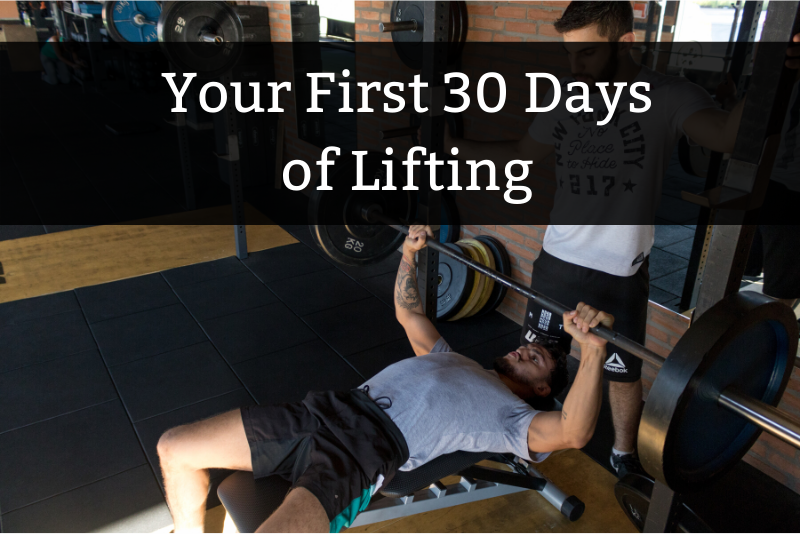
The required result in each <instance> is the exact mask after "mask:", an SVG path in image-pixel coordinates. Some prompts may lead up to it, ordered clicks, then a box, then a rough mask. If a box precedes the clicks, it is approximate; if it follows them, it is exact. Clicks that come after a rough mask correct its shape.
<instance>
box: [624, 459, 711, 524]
mask: <svg viewBox="0 0 800 535" xmlns="http://www.w3.org/2000/svg"><path fill="white" fill-rule="evenodd" d="M653 486H654V482H653V480H652V479H650V478H648V477H645V476H642V475H639V474H633V473H631V474H627V475H625V476H624V477H623V478H622V479H620V480H619V481H618V482H617V484H616V485H614V495H615V496H616V497H617V501H618V502H619V505H620V507H622V510H623V511H625V515H627V517H628V520H630V521H631V523H632V524H633V525H634V526H635V527H636V529H637V530H639V532H643V531H644V524H645V521H646V520H647V512H648V511H649V509H650V499H651V496H652V495H653ZM676 507H678V510H677V511H676V512H675V525H674V527H673V529H672V530H671V532H674V533H679V532H683V533H711V528H709V527H708V525H706V523H705V522H703V521H702V520H701V519H700V517H698V516H697V514H696V513H695V512H694V511H692V509H691V508H690V507H689V506H688V505H686V504H685V503H682V502H679V503H678V504H677V505H676Z"/></svg>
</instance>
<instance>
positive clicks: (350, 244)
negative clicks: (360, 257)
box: [344, 238, 364, 253]
mask: <svg viewBox="0 0 800 535" xmlns="http://www.w3.org/2000/svg"><path fill="white" fill-rule="evenodd" d="M344 248H345V249H351V250H353V251H355V252H356V253H360V252H361V250H362V249H363V248H364V243H363V242H360V241H357V240H355V239H353V238H347V243H345V244H344Z"/></svg>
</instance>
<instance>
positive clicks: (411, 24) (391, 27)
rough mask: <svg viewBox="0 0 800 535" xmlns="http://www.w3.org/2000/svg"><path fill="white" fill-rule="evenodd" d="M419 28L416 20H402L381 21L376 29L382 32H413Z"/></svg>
mask: <svg viewBox="0 0 800 535" xmlns="http://www.w3.org/2000/svg"><path fill="white" fill-rule="evenodd" d="M417 29H419V26H418V25H417V21H415V20H405V21H402V22H381V23H380V24H379V25H378V30H380V31H381V32H382V33H388V32H415V31H417Z"/></svg>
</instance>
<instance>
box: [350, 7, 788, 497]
mask: <svg viewBox="0 0 800 535" xmlns="http://www.w3.org/2000/svg"><path fill="white" fill-rule="evenodd" d="M568 4H569V2H536V1H534V2H521V1H518V2H468V3H467V10H468V13H469V35H468V41H470V42H531V41H558V40H559V39H558V37H557V35H556V33H555V31H554V29H553V21H554V20H555V19H557V18H558V17H559V16H560V15H561V13H562V12H563V10H564V8H565V7H566V6H567V5H568ZM390 9H391V2H388V1H386V2H384V1H375V2H371V1H358V2H356V18H355V21H356V40H357V41H361V42H379V41H380V42H390V41H391V37H390V36H389V35H388V34H381V33H379V32H378V23H379V22H381V21H384V22H386V21H388V20H389V17H390V14H389V12H390ZM666 9H667V11H666V16H665V20H664V24H665V25H672V24H674V21H675V18H676V15H677V9H678V2H668V5H667V7H666ZM657 15H658V13H656V16H657ZM656 20H657V19H656ZM637 22H643V21H638V20H637ZM644 33H645V32H644V31H637V32H636V36H637V41H638V42H642V41H643V40H644ZM671 41H672V36H671V35H670V34H662V42H667V43H668V42H671ZM469 46H470V45H469V44H468V45H467V48H465V53H464V58H463V61H462V66H461V70H462V71H463V72H466V73H467V74H469V72H470V70H481V71H483V72H485V71H486V70H487V66H488V65H491V61H498V59H497V58H478V57H475V56H474V55H472V56H471V55H470V52H469ZM498 50H499V49H498ZM359 53H360V55H359V57H357V62H358V65H359V69H360V70H359V75H361V73H362V72H363V71H362V70H361V69H362V66H369V69H370V72H371V74H373V75H374V76H375V79H377V80H389V79H397V77H398V76H400V74H398V73H396V72H394V73H393V72H389V71H388V70H387V71H382V70H381V66H382V64H383V61H382V58H381V57H380V55H383V54H387V53H389V52H388V51H387V50H385V49H384V50H375V51H360V52H359ZM373 53H374V55H375V57H368V56H367V55H368V54H373ZM498 56H502V51H498ZM666 57H667V55H666V54H662V55H661V56H660V58H659V59H660V61H659V63H662V61H661V60H666ZM501 59H502V58H501ZM539 61H546V62H547V61H548V60H547V58H546V57H545V58H544V59H543V58H542V55H541V54H539ZM487 62H489V63H487ZM393 65H394V63H393ZM550 65H552V64H550ZM410 73H411V71H408V72H406V73H404V74H405V75H408V74H410ZM506 81H507V83H509V92H508V96H507V97H508V98H507V104H506V107H505V108H504V109H503V112H501V113H498V114H494V115H491V116H487V115H486V114H483V115H481V114H479V113H478V112H477V111H473V110H472V109H470V110H468V112H467V114H465V118H464V130H465V135H466V136H467V137H469V138H471V139H482V137H483V136H487V135H488V136H490V137H493V138H494V139H498V137H497V134H498V131H499V130H500V129H502V131H503V135H504V136H505V137H507V139H515V138H517V139H518V138H519V137H521V136H522V135H523V134H524V132H525V129H526V128H527V126H528V124H529V123H530V117H527V116H526V114H525V113H524V112H523V109H524V107H527V102H523V100H524V98H526V96H527V94H526V93H525V90H526V88H522V89H523V91H520V92H519V94H515V93H514V89H515V88H514V87H513V86H512V85H511V80H506ZM471 96H472V97H473V102H474V101H475V100H474V94H472V95H471ZM373 107H374V108H376V109H378V107H377V106H374V105H373ZM358 120H359V125H358V129H359V130H358V131H359V146H360V147H366V148H372V149H381V148H382V147H383V146H384V145H381V144H380V143H377V142H376V136H375V132H376V130H380V129H385V128H398V127H402V126H405V125H406V123H407V120H408V118H407V117H406V116H404V115H403V114H397V115H382V114H379V113H375V114H369V115H366V114H363V115H362V116H359V119H358ZM392 142H393V143H392V146H393V147H394V149H395V153H394V154H395V156H398V155H400V154H404V153H405V151H406V150H407V149H408V148H409V147H410V142H409V141H408V140H406V139H396V140H392ZM536 171H537V176H538V178H539V179H541V184H542V186H541V187H542V188H544V190H545V192H546V188H547V187H549V186H548V185H549V184H552V183H553V182H554V174H553V161H552V160H548V161H545V162H543V164H542V165H540V166H539V167H538V168H537V170H536ZM463 180H464V179H463V178H462V181H463ZM472 209H473V207H471V206H468V205H466V204H465V203H464V201H463V200H461V199H459V210H460V211H461V212H462V214H463V213H464V212H468V211H470V210H472ZM481 209H482V210H483V211H484V212H485V211H486V209H487V208H486V207H485V206H483V207H481ZM499 209H505V210H509V209H510V208H509V205H507V204H504V203H503V201H502V199H500V200H498V210H499ZM465 219H466V218H465ZM517 220H523V219H519V218H517ZM545 230H546V227H545V226H528V225H485V226H473V225H465V226H463V227H462V234H463V237H471V236H474V235H476V234H490V235H493V236H495V237H497V238H499V239H500V240H501V241H502V242H503V243H504V244H505V246H506V248H507V249H508V252H509V256H510V257H511V263H512V269H513V272H512V274H513V277H514V278H515V279H516V280H518V281H520V282H522V283H525V284H529V283H530V274H531V269H532V266H533V261H534V260H535V259H536V257H537V256H538V254H539V252H540V251H541V248H542V239H543V237H544V232H545ZM525 307H526V302H525V299H523V298H522V297H520V296H519V295H517V294H516V293H514V292H509V293H508V297H507V298H506V300H505V301H504V302H503V304H502V305H501V306H500V308H499V309H498V310H499V311H500V312H501V313H502V314H504V315H505V316H507V317H508V318H510V319H512V320H514V321H516V322H517V323H520V324H521V323H522V318H523V316H524V314H525ZM688 327H689V320H688V319H687V318H686V317H684V316H682V315H679V314H676V313H674V312H672V311H670V310H668V309H666V308H664V307H662V306H660V305H658V304H656V303H653V302H651V303H650V307H649V310H648V321H647V340H646V343H645V345H646V347H648V348H649V349H652V350H653V351H655V352H656V353H658V354H660V355H662V356H664V357H667V356H668V355H669V353H670V351H671V350H672V348H673V347H674V345H675V344H676V342H677V341H678V339H679V338H680V337H681V336H682V335H683V333H684V332H686V330H687V329H688ZM576 353H577V349H576ZM578 356H579V355H578ZM642 375H643V383H644V392H645V398H646V396H647V394H648V392H649V390H650V387H651V386H652V384H653V381H654V380H655V378H656V375H657V371H656V370H655V368H653V367H652V366H650V365H649V364H647V363H645V364H644V367H643V370H642ZM780 408H781V409H784V410H786V411H788V412H790V413H791V414H794V415H795V416H797V417H800V372H798V371H795V372H794V374H793V376H792V381H791V383H790V384H789V388H788V389H787V392H786V394H785V395H784V397H783V400H782V402H781V404H780ZM745 461H746V462H748V463H750V464H751V465H753V466H755V467H756V468H758V469H759V470H761V471H762V472H764V473H766V474H768V475H769V476H771V477H772V478H774V479H776V480H777V481H779V482H780V483H782V484H784V485H786V486H787V487H788V488H790V489H792V490H794V491H795V492H799V493H800V454H798V452H797V451H796V450H795V449H794V448H792V447H791V446H788V445H786V444H785V443H783V442H782V441H780V440H777V439H774V438H772V437H771V436H770V435H767V434H764V435H763V436H762V438H761V439H760V440H759V441H758V442H757V443H756V445H755V446H754V447H753V449H752V451H751V452H750V453H749V454H748V455H747V456H746V457H745Z"/></svg>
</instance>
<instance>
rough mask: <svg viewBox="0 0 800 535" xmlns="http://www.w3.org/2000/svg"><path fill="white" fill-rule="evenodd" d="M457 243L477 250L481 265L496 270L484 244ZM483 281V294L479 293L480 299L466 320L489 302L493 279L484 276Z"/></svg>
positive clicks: (475, 241) (491, 254)
mask: <svg viewBox="0 0 800 535" xmlns="http://www.w3.org/2000/svg"><path fill="white" fill-rule="evenodd" d="M459 243H466V244H467V245H472V246H473V247H475V249H477V250H478V252H479V253H480V255H481V264H483V265H484V266H486V267H488V268H490V269H495V268H496V266H495V263H494V254H493V253H492V251H491V250H490V249H489V247H488V246H487V245H486V244H485V243H483V242H481V241H479V240H473V239H468V240H461V241H460V242H459ZM484 279H485V280H486V284H485V285H484V287H483V292H482V293H481V297H480V299H478V302H477V303H476V304H475V306H474V307H473V308H472V310H470V311H469V313H468V314H467V315H466V316H465V317H467V318H469V317H470V316H474V315H475V314H477V313H478V312H480V311H481V310H482V309H483V307H485V306H486V303H488V302H489V297H490V296H491V295H492V291H493V290H494V285H495V282H494V279H491V278H489V277H486V276H484Z"/></svg>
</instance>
